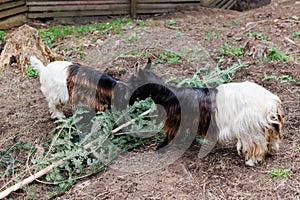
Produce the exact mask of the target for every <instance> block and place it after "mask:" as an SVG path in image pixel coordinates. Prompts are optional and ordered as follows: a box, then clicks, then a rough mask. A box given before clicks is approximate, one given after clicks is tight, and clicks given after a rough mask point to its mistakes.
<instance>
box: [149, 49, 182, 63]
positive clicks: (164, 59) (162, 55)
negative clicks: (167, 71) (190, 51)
mask: <svg viewBox="0 0 300 200" xmlns="http://www.w3.org/2000/svg"><path fill="white" fill-rule="evenodd" d="M157 57H158V58H159V59H158V60H155V61H154V64H157V63H160V64H172V63H178V62H182V59H181V55H180V54H179V53H176V52H172V51H164V52H158V54H157Z"/></svg>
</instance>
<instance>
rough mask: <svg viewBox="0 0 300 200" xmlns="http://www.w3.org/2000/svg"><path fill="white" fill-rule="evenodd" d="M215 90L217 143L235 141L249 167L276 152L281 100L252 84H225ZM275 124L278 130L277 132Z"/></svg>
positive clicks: (278, 139)
mask: <svg viewBox="0 0 300 200" xmlns="http://www.w3.org/2000/svg"><path fill="white" fill-rule="evenodd" d="M217 89H218V94H217V113H216V124H217V127H218V128H219V142H221V143H232V142H236V145H237V150H238V152H239V154H240V150H241V149H242V152H243V153H245V154H246V162H245V164H246V165H248V166H254V165H255V164H256V163H257V162H258V161H263V159H264V156H265V154H266V153H267V151H268V150H270V151H277V150H278V148H279V142H280V139H281V122H282V118H281V117H282V113H281V111H280V105H281V101H280V99H279V98H278V97H277V96H276V95H274V94H272V93H271V92H269V91H268V90H266V89H265V88H263V87H261V86H259V85H258V84H255V83H252V82H242V83H228V84H224V85H221V86H219V87H218V88H217ZM274 125H278V127H279V128H280V130H279V131H277V132H276V130H275V129H274ZM278 134H279V136H278ZM267 137H271V138H270V141H267V140H266V138H267ZM269 143H270V144H269ZM268 145H271V147H270V148H269V149H268Z"/></svg>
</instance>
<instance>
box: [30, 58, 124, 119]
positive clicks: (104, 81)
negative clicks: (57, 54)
mask: <svg viewBox="0 0 300 200" xmlns="http://www.w3.org/2000/svg"><path fill="white" fill-rule="evenodd" d="M30 62H31V65H32V66H34V68H35V69H37V70H38V73H39V76H40V83H41V91H42V93H43V94H44V95H45V97H46V99H47V102H48V106H49V109H50V113H51V117H52V118H63V117H65V115H64V114H63V110H62V107H63V105H65V104H66V103H72V104H73V105H76V106H80V107H88V108H93V109H95V110H96V111H101V110H103V109H104V106H105V105H111V101H112V100H113V99H114V100H115V101H116V104H117V103H118V101H122V100H123V99H124V97H125V94H126V90H127V89H126V87H124V83H122V82H121V81H117V80H116V79H114V78H113V77H111V76H109V75H107V74H104V73H101V72H99V71H97V70H94V69H92V68H89V67H85V66H81V65H78V64H73V63H71V62H67V61H55V62H51V63H50V64H48V65H47V66H46V67H45V66H44V65H43V63H42V62H41V61H40V60H39V59H37V58H36V57H35V56H31V58H30ZM114 89H117V90H118V95H119V96H118V97H116V98H114ZM118 105H123V102H121V103H118Z"/></svg>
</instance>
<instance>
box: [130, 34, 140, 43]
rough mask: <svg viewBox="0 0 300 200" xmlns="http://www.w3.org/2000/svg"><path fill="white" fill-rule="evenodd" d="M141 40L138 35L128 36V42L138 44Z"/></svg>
mask: <svg viewBox="0 0 300 200" xmlns="http://www.w3.org/2000/svg"><path fill="white" fill-rule="evenodd" d="M139 39H140V36H138V34H137V33H135V32H134V33H132V34H130V35H129V36H128V40H129V41H131V42H136V41H138V40H139Z"/></svg>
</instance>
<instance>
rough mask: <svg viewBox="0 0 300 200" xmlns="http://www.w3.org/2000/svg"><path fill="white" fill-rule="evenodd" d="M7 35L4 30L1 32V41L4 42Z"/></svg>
mask: <svg viewBox="0 0 300 200" xmlns="http://www.w3.org/2000/svg"><path fill="white" fill-rule="evenodd" d="M5 35H6V33H5V31H3V30H0V41H2V40H3V39H4V37H5Z"/></svg>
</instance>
